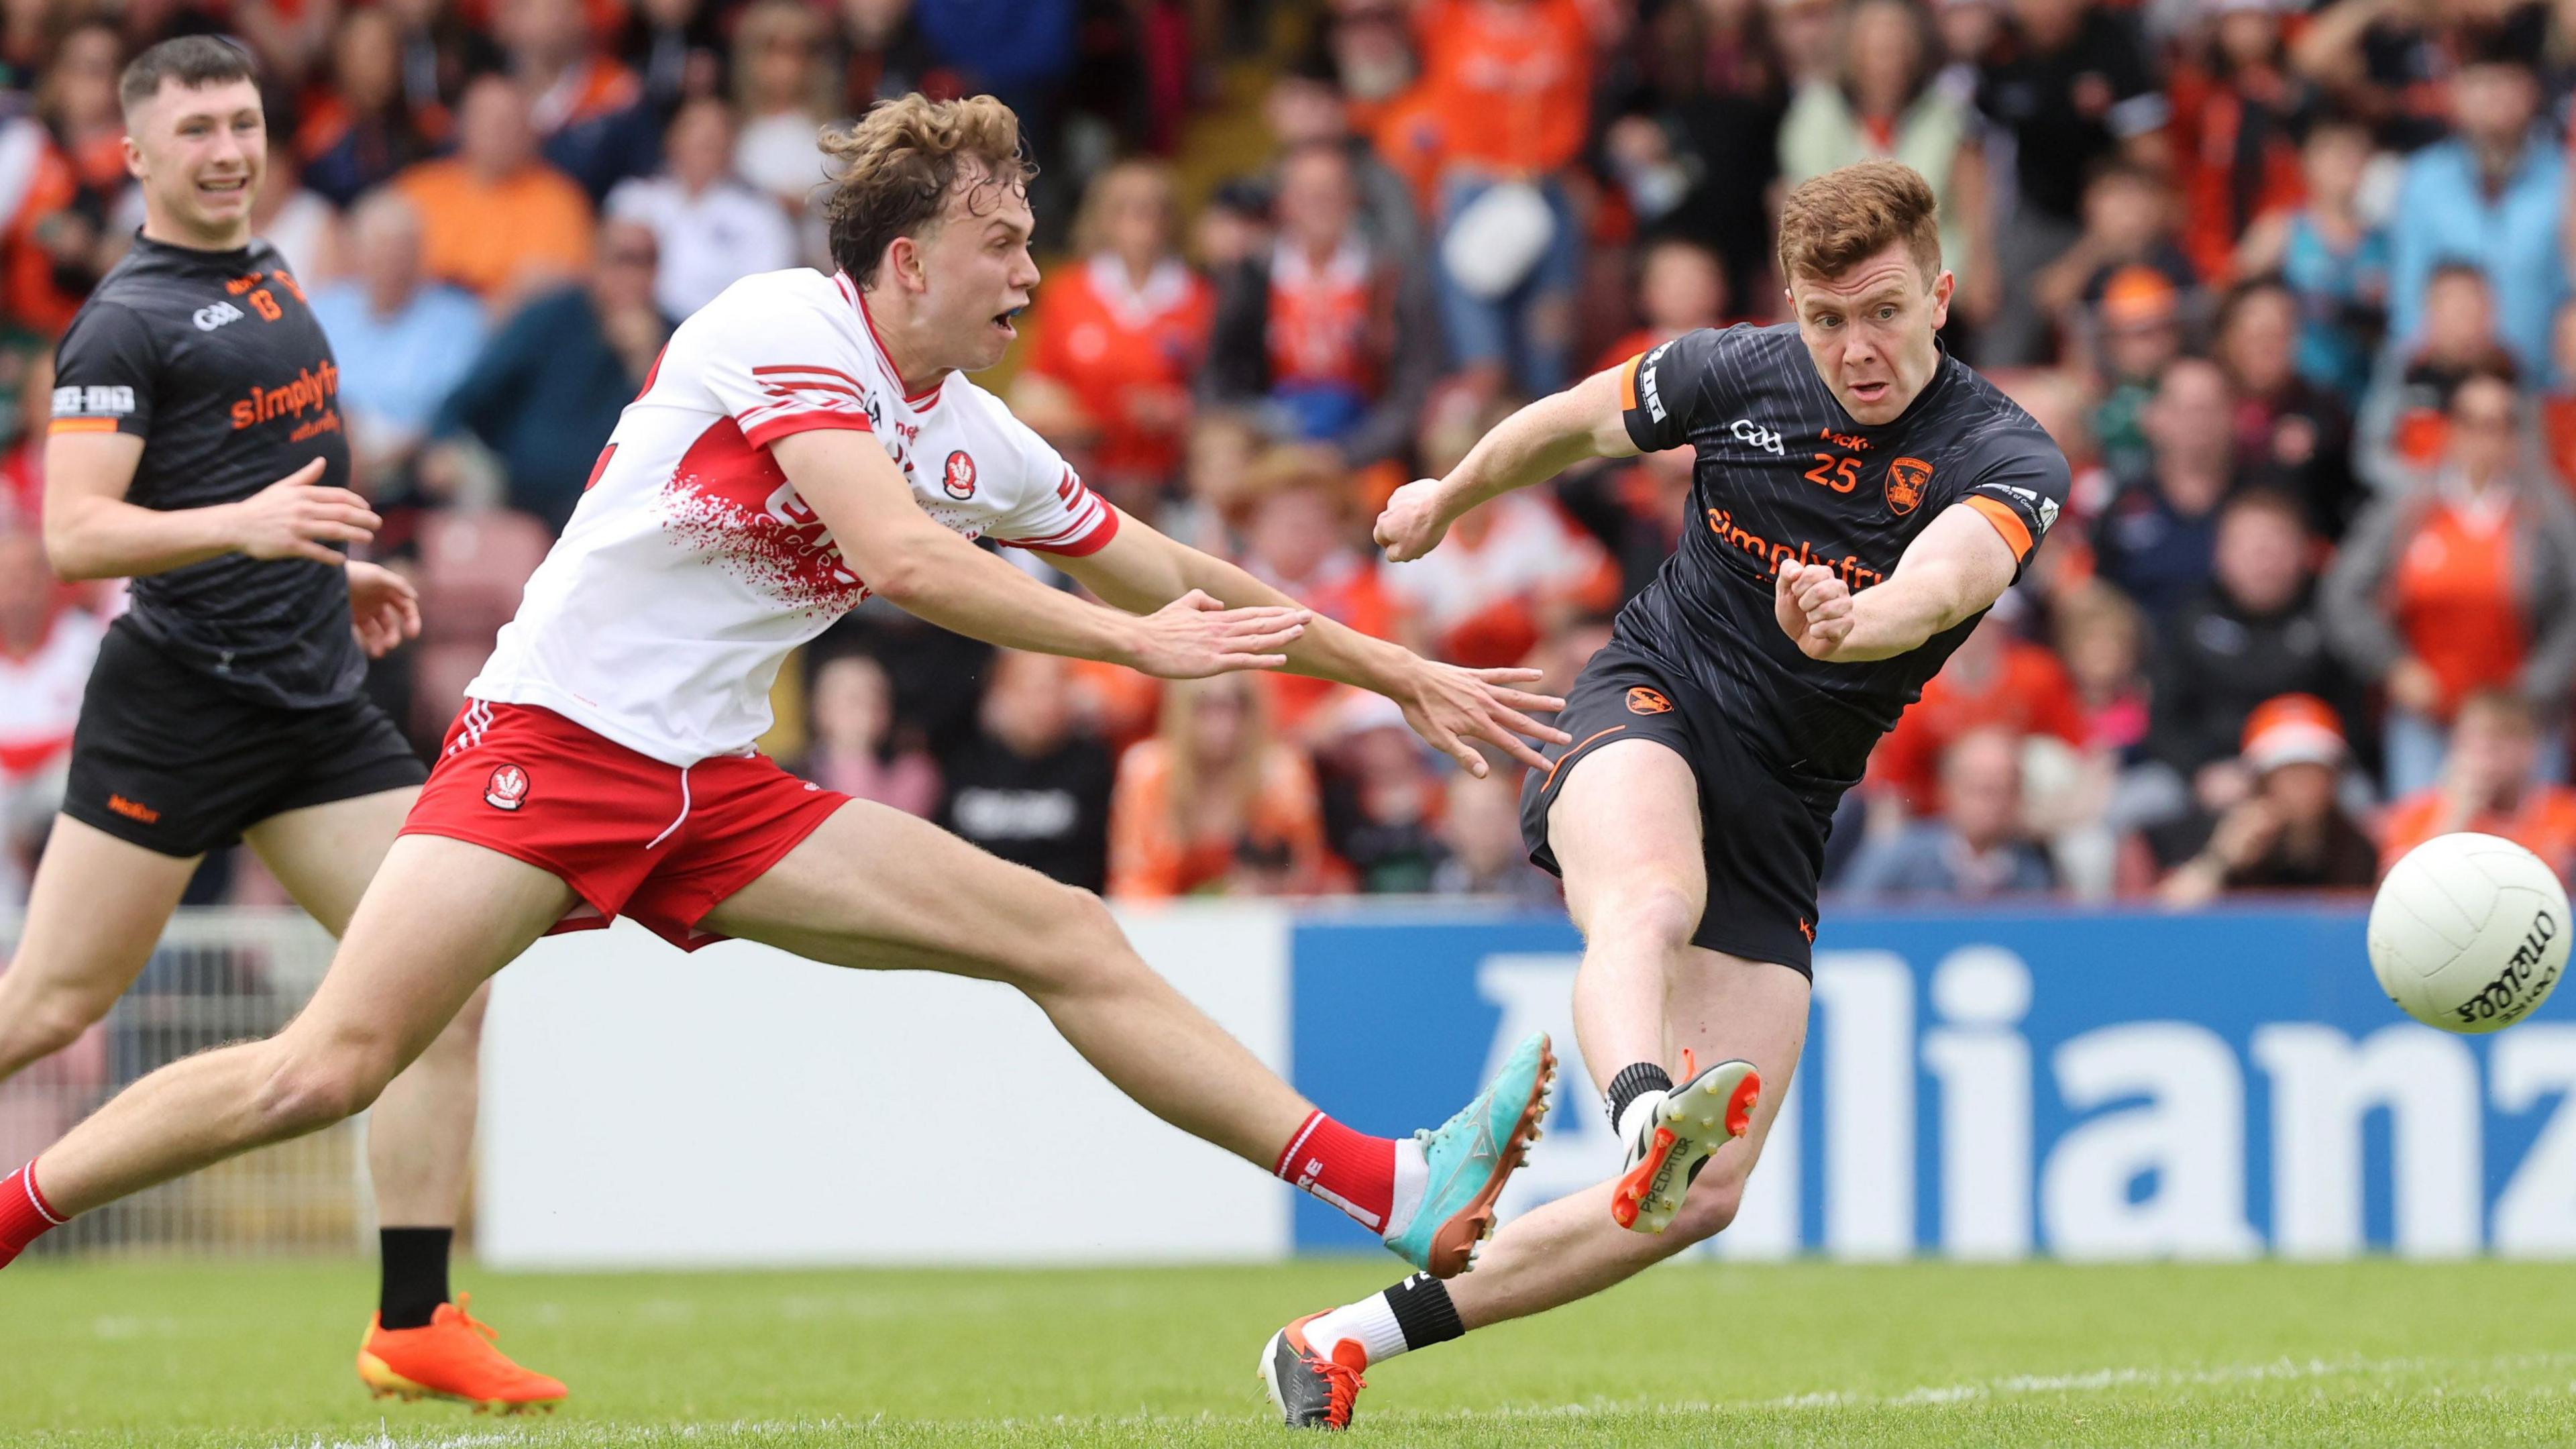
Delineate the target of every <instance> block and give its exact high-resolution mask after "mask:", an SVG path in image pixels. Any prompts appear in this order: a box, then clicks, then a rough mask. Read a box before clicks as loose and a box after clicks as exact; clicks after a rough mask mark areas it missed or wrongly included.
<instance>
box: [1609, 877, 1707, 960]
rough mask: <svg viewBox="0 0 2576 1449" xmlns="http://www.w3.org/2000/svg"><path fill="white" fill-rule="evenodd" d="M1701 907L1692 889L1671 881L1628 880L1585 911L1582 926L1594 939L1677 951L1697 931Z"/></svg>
mask: <svg viewBox="0 0 2576 1449" xmlns="http://www.w3.org/2000/svg"><path fill="white" fill-rule="evenodd" d="M1701 909H1702V906H1701V901H1700V898H1699V896H1698V894H1697V893H1696V892H1694V891H1691V890H1688V889H1686V888H1684V887H1683V886H1681V885H1678V884H1676V883H1674V882H1672V881H1662V880H1651V879H1648V880H1637V881H1631V882H1628V883H1626V884H1625V885H1623V887H1622V888H1620V889H1618V890H1615V891H1611V892H1609V893H1607V894H1606V895H1605V896H1604V898H1603V899H1601V900H1600V901H1599V902H1597V903H1594V904H1593V907H1592V909H1591V910H1589V911H1587V912H1585V916H1586V919H1585V921H1584V929H1585V931H1586V932H1587V933H1588V934H1589V935H1590V936H1591V938H1592V939H1594V940H1603V939H1607V940H1612V941H1620V942H1629V943H1635V944H1639V945H1643V946H1647V947H1650V948H1653V949H1655V950H1660V951H1678V950H1680V949H1681V948H1682V947H1684V946H1687V945H1689V944H1690V939H1691V937H1692V935H1694V934H1695V933H1697V932H1698V930H1699V918H1700V912H1701Z"/></svg>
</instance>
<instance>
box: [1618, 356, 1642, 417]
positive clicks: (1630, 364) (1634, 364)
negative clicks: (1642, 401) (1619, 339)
mask: <svg viewBox="0 0 2576 1449" xmlns="http://www.w3.org/2000/svg"><path fill="white" fill-rule="evenodd" d="M1645 360H1646V354H1644V353H1642V352H1640V353H1638V354H1637V355H1636V356H1634V357H1631V358H1629V359H1628V360H1627V361H1626V362H1623V363H1621V364H1619V410H1620V411H1621V412H1626V411H1628V410H1629V409H1631V408H1634V407H1635V406H1636V405H1637V368H1638V366H1639V364H1641V363H1643V362H1644V361H1645Z"/></svg>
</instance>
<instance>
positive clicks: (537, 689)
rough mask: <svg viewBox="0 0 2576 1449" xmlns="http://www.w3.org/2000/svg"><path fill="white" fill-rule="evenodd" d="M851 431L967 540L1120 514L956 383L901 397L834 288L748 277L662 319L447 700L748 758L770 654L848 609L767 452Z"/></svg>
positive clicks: (772, 276) (1042, 546)
mask: <svg viewBox="0 0 2576 1449" xmlns="http://www.w3.org/2000/svg"><path fill="white" fill-rule="evenodd" d="M818 428H835V429H842V430H846V431H850V432H857V433H865V434H867V435H869V437H870V439H871V440H872V441H873V442H874V444H875V445H877V446H879V447H882V448H883V449H884V450H885V452H886V455H887V456H888V457H889V458H891V459H892V460H893V461H894V463H895V465H896V466H897V467H898V468H900V469H902V471H903V475H904V477H905V479H906V481H908V482H909V483H910V484H911V485H912V494H913V498H914V500H915V501H917V502H918V503H919V504H920V505H921V507H922V510H923V511H924V512H926V513H928V514H929V515H930V516H931V517H932V518H933V519H934V520H936V521H937V522H939V523H940V524H942V525H943V526H945V527H947V528H950V529H953V530H955V531H956V532H958V533H960V534H962V535H964V536H965V537H967V538H970V539H972V538H983V539H991V540H992V541H994V542H996V543H1003V544H1010V545H1014V546H1017V547H1020V548H1028V549H1035V550H1039V551H1041V552H1048V553H1060V554H1075V555H1079V554H1087V553H1091V552H1094V551H1096V550H1098V549H1099V548H1101V547H1102V546H1103V545H1105V544H1107V543H1108V542H1109V540H1110V539H1111V538H1112V537H1114V536H1115V535H1116V534H1117V532H1118V517H1119V516H1118V513H1117V510H1115V509H1113V508H1111V507H1110V506H1109V505H1108V504H1107V503H1106V502H1104V501H1102V500H1101V499H1100V498H1099V497H1098V496H1097V495H1095V494H1093V493H1092V492H1091V490H1090V489H1089V488H1088V487H1086V486H1085V485H1084V483H1083V481H1082V479H1081V478H1079V477H1078V476H1076V475H1075V473H1074V471H1073V469H1072V468H1071V467H1069V466H1067V465H1066V463H1065V461H1064V459H1063V458H1062V457H1060V456H1058V455H1057V453H1056V451H1055V450H1054V449H1053V448H1051V447H1049V446H1047V444H1046V443H1045V441H1044V440H1042V439H1040V438H1039V437H1038V435H1037V434H1036V433H1034V432H1031V431H1030V430H1029V429H1028V427H1027V426H1026V425H1024V424H1022V423H1021V422H1020V421H1019V420H1018V419H1017V418H1014V417H1013V416H1011V413H1010V410H1009V409H1007V408H1005V407H1004V406H1003V405H1002V403H1001V400H1000V399H998V398H996V397H994V396H993V395H992V394H991V393H988V392H986V391H984V390H983V389H982V388H980V387H977V386H976V385H975V384H974V383H972V382H970V381H968V380H967V379H965V378H963V377H956V376H951V377H948V378H946V379H944V380H943V381H941V382H939V383H938V384H936V385H934V386H932V387H930V388H929V389H927V390H925V391H921V392H913V393H907V392H906V391H905V388H904V384H903V379H902V376H901V374H900V373H899V372H898V371H897V370H896V369H895V366H894V364H893V362H892V360H891V359H890V358H888V357H887V356H886V352H885V348H884V346H883V345H882V344H881V343H880V342H879V341H878V340H877V336H876V332H875V329H874V326H873V324H872V323H871V322H870V321H869V319H868V317H867V304H866V302H865V300H864V299H863V298H862V297H861V296H860V294H859V292H858V290H857V289H856V288H855V287H854V286H852V285H851V283H850V280H849V278H848V277H847V276H846V275H835V276H829V277H826V276H824V275H822V274H821V273H819V272H814V271H811V270H808V269H805V268H794V269H791V270H787V271H780V272H764V273H761V274H759V275H756V276H751V277H746V278H744V279H743V280H741V281H739V282H736V283H734V284H733V285H732V286H730V287H728V288H726V289H725V290H724V291H723V292H722V293H720V294H719V295H718V296H717V297H716V299H715V300H714V301H713V302H710V303H708V304H707V305H706V307H705V308H703V309H702V310H700V311H699V312H698V313H697V314H696V315H695V316H693V317H691V318H689V320H687V321H686V322H683V323H681V324H680V326H679V328H678V330H676V331H675V332H673V333H672V334H671V340H670V343H669V345H668V346H667V347H665V348H664V349H663V352H662V356H661V357H660V359H659V360H657V361H656V362H655V363H654V365H653V370H652V373H651V374H650V375H649V376H648V377H647V378H646V379H645V382H644V390H643V392H642V393H640V394H638V395H637V397H636V399H635V400H634V401H633V402H631V403H629V404H627V406H626V409H625V411H624V413H622V414H621V415H620V416H619V418H618V422H617V428H616V431H615V432H613V433H611V434H610V435H609V438H608V443H607V446H606V447H605V448H603V449H602V450H601V452H600V455H599V460H598V462H597V463H596V464H594V465H593V467H592V470H591V478H590V483H589V485H588V488H587V490H586V491H585V492H584V493H583V495H582V499H581V503H580V505H579V506H578V507H576V508H575V509H574V510H573V515H572V521H571V523H570V524H569V525H567V526H566V528H565V530H564V534H563V537H562V538H561V539H560V540H559V541H558V542H557V543H556V544H555V547H554V549H553V551H552V552H550V553H549V554H547V556H546V560H545V562H544V563H543V564H540V565H539V566H538V568H537V572H536V575H535V576H534V577H533V578H531V579H530V580H529V581H528V587H527V592H526V593H525V594H524V595H523V596H522V598H521V601H520V605H519V612H518V615H517V617H516V618H514V619H512V620H511V622H510V623H509V624H508V625H506V626H505V627H504V628H503V629H502V631H501V637H500V639H499V641H498V643H497V645H496V647H495V648H494V650H493V653H492V658H491V660H490V661H489V662H488V663H487V664H485V666H484V668H483V672H482V673H481V674H480V675H478V676H477V677H476V678H475V680H474V681H473V683H471V684H470V685H468V686H467V687H466V691H465V692H466V694H467V695H468V696H469V697H471V698H475V699H483V700H489V701H492V702H494V703H500V704H532V705H538V706H541V707H543V708H546V709H550V710H553V711H555V712H556V713H558V714H561V715H564V716H565V717H567V718H569V719H571V720H573V721H574V722H575V723H577V724H580V725H582V726H584V727H585V728H588V729H590V730H593V731H595V732H597V733H598V734H601V735H603V736H606V737H607V738H608V739H610V740H613V741H615V742H616V743H618V744H621V745H624V746H626V747H627V748H629V749H632V750H636V751H638V752H640V753H642V754H645V755H649V756H651V757H653V758H655V759H658V760H662V761H664V762H666V763H669V764H674V765H688V764H691V763H694V762H695V761H698V760H701V759H705V758H708V757H710V756H713V755H723V754H737V753H741V752H743V751H746V750H749V749H750V748H751V746H752V741H754V740H755V739H757V738H759V736H760V735H761V734H763V733H764V732H766V731H767V730H768V728H769V725H770V709H769V690H770V685H771V684H772V683H773V682H774V681H775V680H776V679H777V676H778V668H779V665H780V664H781V663H782V662H783V661H785V659H786V658H787V655H788V653H789V651H791V650H793V649H794V648H796V646H798V645H800V644H803V643H805V642H806V641H807V640H809V639H812V638H813V637H814V636H815V635H817V634H820V633H821V632H823V630H824V629H825V628H826V627H828V626H829V625H830V624H831V623H832V621H833V620H835V619H838V618H839V617H840V616H841V615H843V614H844V613H847V612H848V611H849V610H850V609H852V608H854V607H856V606H857V605H858V604H859V603H860V601H861V600H863V599H865V598H866V597H867V596H868V585H867V581H866V580H864V579H862V578H860V577H859V576H858V575H857V574H856V573H854V572H853V571H852V570H851V568H850V565H849V563H848V561H847V560H846V559H844V558H843V557H842V554H841V550H840V546H839V544H838V543H837V542H836V541H835V540H834V539H833V537H832V535H831V531H830V530H829V529H827V528H826V527H824V525H823V521H822V520H821V519H820V518H819V517H817V516H816V515H815V513H814V510H813V509H812V508H810V507H808V506H807V505H806V503H805V500H804V499H802V498H800V497H798V496H797V493H796V489H795V487H794V486H793V485H792V484H790V483H789V482H788V481H787V475H786V473H785V472H784V471H783V470H781V469H780V468H779V466H778V463H777V460H776V459H774V458H773V457H771V456H770V452H769V445H770V444H772V443H774V442H776V441H777V440H779V439H780V438H783V437H786V436H788V435H790V434H792V433H798V432H805V431H808V430H812V429H818Z"/></svg>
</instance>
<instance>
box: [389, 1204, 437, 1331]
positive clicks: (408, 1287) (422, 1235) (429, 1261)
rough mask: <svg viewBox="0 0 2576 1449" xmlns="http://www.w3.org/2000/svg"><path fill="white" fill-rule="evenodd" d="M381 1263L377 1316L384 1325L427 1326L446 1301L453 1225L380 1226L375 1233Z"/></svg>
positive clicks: (391, 1326) (400, 1326) (397, 1326)
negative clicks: (381, 1256)
mask: <svg viewBox="0 0 2576 1449" xmlns="http://www.w3.org/2000/svg"><path fill="white" fill-rule="evenodd" d="M376 1237H377V1239H378V1241H379V1242H380V1243H381V1245H382V1252H383V1255H384V1265H385V1280H384V1292H383V1294H382V1296H381V1297H380V1298H378V1300H377V1304H376V1312H377V1316H378V1317H379V1318H380V1319H382V1320H383V1322H384V1325H385V1327H387V1328H427V1327H428V1326H429V1320H430V1317H431V1316H432V1315H433V1314H435V1313H437V1312H438V1305H440V1304H442V1303H444V1302H446V1301H447V1249H448V1245H449V1244H450V1243H452V1242H454V1241H455V1238H456V1230H455V1229H454V1228H382V1229H379V1230H378V1231H377V1233H376Z"/></svg>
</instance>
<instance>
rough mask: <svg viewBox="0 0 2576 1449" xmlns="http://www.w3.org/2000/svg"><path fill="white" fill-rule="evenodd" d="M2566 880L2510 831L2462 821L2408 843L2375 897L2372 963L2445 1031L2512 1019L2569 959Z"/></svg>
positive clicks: (2400, 1000)
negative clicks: (2469, 827) (2494, 831)
mask: <svg viewBox="0 0 2576 1449" xmlns="http://www.w3.org/2000/svg"><path fill="white" fill-rule="evenodd" d="M2568 935H2569V932H2568V929H2567V888H2566V887H2565V886H2564V885H2562V884H2560V883H2559V880H2558V876H2557V873H2556V872H2554V871H2552V870H2551V869H2550V868H2549V867H2548V866H2547V865H2545V864H2543V863H2542V862H2541V859H2540V857H2539V856H2536V855H2534V854H2532V853H2531V852H2530V851H2528V850H2525V849H2523V848H2522V847H2521V846H2519V845H2516V844H2514V843H2513V842H2512V841H2510V840H2505V839H2502V838H2500V837H2497V836H2493V835H2479V834H2476V833H2474V832H2471V831H2465V830H2464V831H2460V832H2458V833H2456V834H2452V835H2437V836H2434V837H2433V838H2432V839H2430V840H2428V841H2425V842H2424V843H2423V844H2422V845H2419V846H2417V847H2415V848H2414V849H2413V850H2410V851H2408V852H2406V854H2405V856H2404V857H2403V858H2401V859H2400V860H2399V861H2398V862H2397V865H2396V867H2395V868H2394V869H2392V870H2390V871H2389V872H2388V879H2386V880H2384V881H2381V882H2380V883H2379V896H2378V898H2377V899H2375V900H2373V901H2372V902H2371V904H2370V969H2371V971H2372V972H2373V973H2375V974H2376V975H2377V976H2378V977H2379V988H2380V989H2381V990H2382V991H2385V992H2387V993H2388V999H2389V1000H2391V1001H2394V1002H2396V1003H2397V1004H2398V1005H2399V1006H2401V1007H2403V1008H2405V1011H2406V1014H2407V1015H2408V1016H2411V1017H2413V1018H2415V1019H2416V1020H2417V1021H2420V1022H2422V1023H2424V1024H2425V1025H2426V1026H2438V1027H2440V1028H2441V1029H2442V1030H2444V1031H2457V1032H2489V1031H2496V1030H2499V1029H2501V1028H2504V1027H2508V1026H2511V1025H2513V1024H2514V1023H2515V1022H2517V1021H2520V1020H2522V1019H2523V1018H2524V1017H2526V1016H2528V1015H2530V1014H2531V1012H2532V1009H2533V1008H2534V1007H2537V1006H2539V1005H2540V1003H2542V1002H2544V1001H2546V1000H2548V999H2549V992H2550V989H2551V988H2553V987H2555V986H2556V985H2557V984H2558V974H2559V972H2560V971H2562V970H2564V969H2565V967H2566V965H2567V944H2568Z"/></svg>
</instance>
